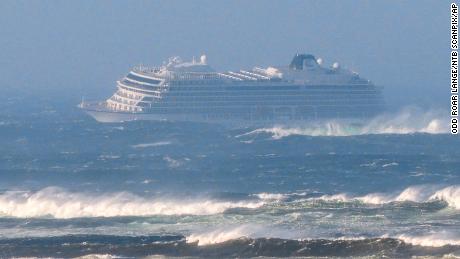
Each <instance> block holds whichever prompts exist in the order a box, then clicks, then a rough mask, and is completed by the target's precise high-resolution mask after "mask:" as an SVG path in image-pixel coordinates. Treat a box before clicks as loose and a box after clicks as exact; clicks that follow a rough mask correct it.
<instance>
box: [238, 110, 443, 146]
mask: <svg viewBox="0 0 460 259" xmlns="http://www.w3.org/2000/svg"><path fill="white" fill-rule="evenodd" d="M443 114H446V113H445V112H442V111H427V112H424V111H421V110H420V109H418V108H414V107H407V108H403V109H402V110H401V111H399V112H397V113H394V114H384V115H381V116H378V117H376V118H374V119H372V120H370V121H368V122H367V123H365V124H363V125H360V126H356V125H354V124H352V123H347V122H344V121H335V120H331V121H324V122H319V123H310V124H308V125H307V126H303V127H289V126H275V127H271V128H261V129H256V130H253V131H250V132H247V133H244V134H241V135H238V136H236V137H242V136H248V135H257V134H259V133H269V134H271V135H272V138H273V139H281V138H284V137H287V136H292V135H305V136H353V135H369V134H413V133H429V134H445V133H448V132H449V128H448V125H449V122H448V119H447V118H446V117H445V116H444V115H443Z"/></svg>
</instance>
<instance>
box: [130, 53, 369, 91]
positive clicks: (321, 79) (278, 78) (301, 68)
mask: <svg viewBox="0 0 460 259" xmlns="http://www.w3.org/2000/svg"><path fill="white" fill-rule="evenodd" d="M126 78H128V79H129V80H130V81H135V82H144V83H147V84H149V82H151V83H153V84H164V83H173V84H174V83H178V84H180V83H181V82H183V81H190V80H192V81H193V80H200V81H202V82H205V81H212V82H219V83H238V82H244V83H256V84H257V83H258V82H265V83H267V82H288V83H294V84H305V85H310V84H311V85H331V84H333V85H341V84H346V85H349V84H371V82H370V81H369V80H366V79H363V78H361V77H360V76H359V75H358V74H357V73H356V72H353V71H351V70H348V69H344V68H341V67H340V65H339V64H338V63H334V64H333V65H332V66H331V67H324V66H322V60H321V59H316V58H315V57H314V56H313V55H306V54H297V55H295V56H294V58H293V60H292V62H291V64H290V65H289V66H273V67H267V68H259V67H254V68H253V69H251V70H239V71H225V72H218V71H215V70H214V69H213V68H212V67H211V66H209V65H208V63H207V59H206V56H204V55H203V56H201V58H200V60H199V61H195V59H193V60H192V61H191V62H183V61H182V60H181V59H180V58H179V57H173V58H170V59H169V61H168V62H167V63H165V64H164V65H163V66H160V67H145V66H138V67H135V68H134V69H133V70H132V71H131V72H130V73H129V74H128V75H127V76H126Z"/></svg>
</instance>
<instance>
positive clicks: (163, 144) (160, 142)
mask: <svg viewBox="0 0 460 259" xmlns="http://www.w3.org/2000/svg"><path fill="white" fill-rule="evenodd" d="M167 145H171V142H170V141H159V142H153V143H141V144H136V145H132V146H131V147H132V148H147V147H159V146H167Z"/></svg>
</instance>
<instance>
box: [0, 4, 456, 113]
mask: <svg viewBox="0 0 460 259" xmlns="http://www.w3.org/2000/svg"><path fill="white" fill-rule="evenodd" d="M450 3H451V2H450V1H424V0H422V1H416V2H414V1H392V2H390V1H293V0H286V1H271V0H267V1H258V0H252V1H9V0H2V1H0V88H2V87H4V88H5V89H6V88H9V89H13V90H18V93H34V94H50V93H52V94H53V96H59V95H66V96H72V97H73V96H74V97H75V99H76V100H79V99H80V98H81V96H86V98H87V99H92V98H105V97H109V96H110V95H111V94H112V92H113V91H114V90H115V80H117V79H119V78H121V77H123V76H124V74H126V73H127V72H128V71H129V69H130V68H131V67H133V66H135V65H138V64H141V63H142V64H148V65H161V64H162V62H163V61H165V60H167V59H168V57H171V56H181V57H182V58H183V59H191V58H192V57H193V56H195V57H198V56H200V55H202V54H206V55H207V57H208V63H209V64H210V65H211V66H213V67H214V68H215V69H217V70H231V69H240V68H251V67H253V66H256V65H257V66H269V65H286V64H288V63H289V62H290V61H291V59H292V57H293V56H294V54H295V53H311V54H313V55H315V56H316V57H321V58H322V59H323V60H324V63H325V65H328V66H329V65H331V64H332V63H334V62H339V63H340V64H341V65H342V66H343V67H348V68H351V69H353V70H354V71H357V72H358V73H360V75H361V76H363V77H365V78H367V79H370V80H372V81H373V82H374V83H375V84H377V85H382V86H384V88H385V90H384V91H385V96H386V99H387V103H388V104H389V105H395V106H396V105H401V106H404V105H412V104H416V105H419V106H423V107H444V108H447V107H449V106H448V105H449V102H448V98H449V96H450V92H449V91H450V85H449V76H450V70H449V69H450V63H449V60H450V49H449V33H450Z"/></svg>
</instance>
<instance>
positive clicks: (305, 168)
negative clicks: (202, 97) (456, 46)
mask: <svg viewBox="0 0 460 259" xmlns="http://www.w3.org/2000/svg"><path fill="white" fill-rule="evenodd" d="M2 98H3V99H2V100H1V105H0V106H1V107H0V108H1V111H0V144H1V145H0V257H20V256H27V257H30V256H38V257H79V256H84V255H99V256H100V257H103V255H105V256H106V257H108V256H120V257H145V256H150V255H164V256H191V257H256V256H264V257H289V256H291V257H294V256H325V257H328V256H342V257H359V256H373V257H376V258H380V257H382V256H388V257H413V256H433V257H440V256H448V255H449V256H454V255H456V256H459V255H460V172H459V169H458V168H460V162H459V160H458V157H459V156H458V146H459V144H460V140H459V138H457V137H452V136H450V135H448V134H445V132H447V129H448V125H447V123H446V122H445V121H444V120H443V119H442V116H439V113H437V112H432V111H420V110H417V109H403V110H402V111H401V112H398V113H395V114H391V115H387V116H386V117H383V118H379V119H378V120H375V121H372V122H370V123H369V124H367V125H364V126H362V127H359V128H356V127H351V126H348V125H343V124H337V123H334V122H331V123H327V124H324V125H319V126H315V127H313V126H308V125H306V126H305V125H304V126H296V127H294V126H280V127H273V128H264V129H245V128H243V129H227V128H224V127H220V126H216V125H203V124H193V123H164V122H163V123H158V122H130V123H125V124H100V123H97V122H95V121H94V120H92V119H91V118H90V117H88V116H86V115H85V114H82V113H81V112H80V111H79V110H78V109H76V108H75V107H74V103H72V102H69V101H68V100H63V101H55V100H53V99H52V98H44V97H41V98H31V97H17V98H15V97H10V98H6V97H2ZM77 102H78V101H75V103H77ZM24 103H27V105H22V104H24Z"/></svg>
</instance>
